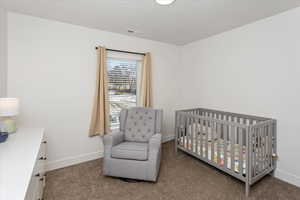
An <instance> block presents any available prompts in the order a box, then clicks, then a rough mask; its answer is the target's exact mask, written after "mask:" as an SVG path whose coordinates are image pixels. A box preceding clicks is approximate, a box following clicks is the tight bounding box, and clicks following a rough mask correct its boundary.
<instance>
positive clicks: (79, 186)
mask: <svg viewBox="0 0 300 200" xmlns="http://www.w3.org/2000/svg"><path fill="white" fill-rule="evenodd" d="M44 199H45V200H127V199H128V200H150V199H155V200H160V199H163V200H167V199H170V200H214V199H222V200H235V199H237V200H240V199H246V198H245V196H244V184H243V183H242V182H240V181H238V180H236V179H234V178H232V177H230V176H228V175H226V174H224V173H223V172H221V171H219V170H217V169H215V168H213V167H210V166H209V165H207V164H205V163H203V162H201V161H199V160H197V159H195V158H193V157H191V156H188V155H187V154H184V153H182V152H180V153H179V154H178V155H177V156H175V154H174V143H173V142H169V143H166V144H164V145H163V159H162V163H161V171H160V176H159V179H158V182H157V183H155V184H154V183H147V182H139V183H126V182H123V181H121V180H119V179H116V178H110V177H104V176H102V174H101V160H95V161H91V162H87V163H83V164H79V165H75V166H72V167H67V168H64V169H59V170H55V171H51V172H49V173H48V174H47V185H46V188H45V197H44ZM248 199H251V200H252V199H258V200H265V199H270V200H276V199H278V200H285V199H288V200H293V199H295V200H296V199H298V200H299V199H300V188H298V187H295V186H293V185H290V184H287V183H285V182H282V181H280V180H278V179H275V178H273V177H271V176H267V177H265V178H264V179H262V180H261V181H260V182H258V183H257V184H255V185H254V186H252V188H251V194H250V198H248Z"/></svg>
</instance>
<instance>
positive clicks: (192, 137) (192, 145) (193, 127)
mask: <svg viewBox="0 0 300 200" xmlns="http://www.w3.org/2000/svg"><path fill="white" fill-rule="evenodd" d="M195 124H196V123H195V118H194V117H191V128H192V131H191V136H190V140H191V151H192V152H196V151H194V148H195V146H194V137H195V129H196V127H195Z"/></svg>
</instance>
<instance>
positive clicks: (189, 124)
mask: <svg viewBox="0 0 300 200" xmlns="http://www.w3.org/2000/svg"><path fill="white" fill-rule="evenodd" d="M191 134H192V125H191V118H190V117H188V134H187V138H186V140H187V143H186V144H187V149H188V150H190V141H191V138H190V136H191Z"/></svg>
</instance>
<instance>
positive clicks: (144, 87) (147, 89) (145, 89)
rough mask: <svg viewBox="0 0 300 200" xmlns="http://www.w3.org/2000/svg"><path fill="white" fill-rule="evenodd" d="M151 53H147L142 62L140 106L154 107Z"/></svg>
mask: <svg viewBox="0 0 300 200" xmlns="http://www.w3.org/2000/svg"><path fill="white" fill-rule="evenodd" d="M151 73H152V72H151V55H150V53H146V55H145V56H144V59H143V64H142V73H141V89H140V106H142V107H152V80H151V79H152V74H151Z"/></svg>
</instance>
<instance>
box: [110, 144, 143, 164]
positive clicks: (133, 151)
mask: <svg viewBox="0 0 300 200" xmlns="http://www.w3.org/2000/svg"><path fill="white" fill-rule="evenodd" d="M111 157H112V158H118V159H127V160H148V143H140V142H122V143H120V144H118V145H116V146H114V147H112V151H111Z"/></svg>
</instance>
